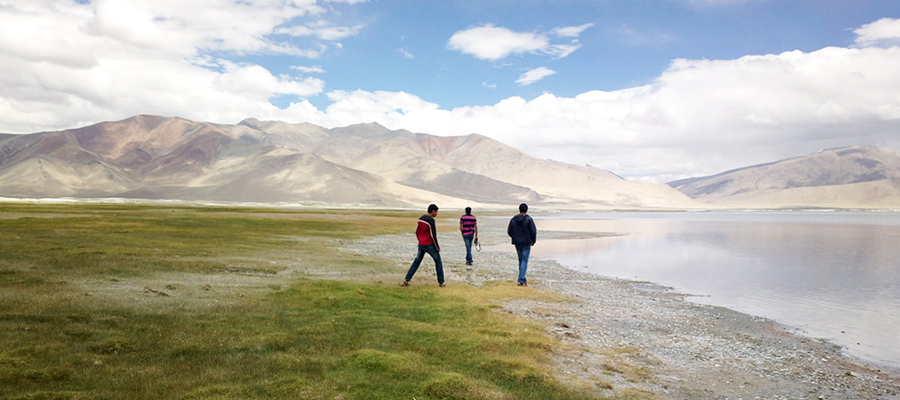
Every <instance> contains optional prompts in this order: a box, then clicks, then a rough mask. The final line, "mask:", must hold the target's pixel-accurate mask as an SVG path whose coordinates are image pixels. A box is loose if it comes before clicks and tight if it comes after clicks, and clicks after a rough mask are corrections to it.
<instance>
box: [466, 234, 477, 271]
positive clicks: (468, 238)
mask: <svg viewBox="0 0 900 400" xmlns="http://www.w3.org/2000/svg"><path fill="white" fill-rule="evenodd" d="M474 239H475V235H464V236H463V242H465V243H466V264H468V265H472V261H473V260H472V240H474Z"/></svg>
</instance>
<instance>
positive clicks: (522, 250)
mask: <svg viewBox="0 0 900 400" xmlns="http://www.w3.org/2000/svg"><path fill="white" fill-rule="evenodd" d="M506 234H507V235H509V237H510V238H512V244H514V245H516V254H517V255H518V256H519V286H528V281H527V280H526V279H525V272H527V271H528V256H529V255H531V246H534V244H535V243H536V242H537V227H535V226H534V220H533V219H531V216H530V215H528V205H527V204H525V203H522V204H519V214H518V215H516V216H515V217H512V219H511V220H509V226H508V227H507V228H506Z"/></svg>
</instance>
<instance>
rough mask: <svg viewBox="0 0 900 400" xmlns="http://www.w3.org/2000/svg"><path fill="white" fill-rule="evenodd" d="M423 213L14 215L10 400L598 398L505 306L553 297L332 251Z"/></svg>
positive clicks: (7, 342) (4, 226)
mask: <svg viewBox="0 0 900 400" xmlns="http://www.w3.org/2000/svg"><path fill="white" fill-rule="evenodd" d="M419 214H420V213H419V212H412V213H405V212H391V211H385V212H374V211H372V212H364V213H357V212H350V211H315V212H314V211H287V210H279V209H249V208H224V207H218V208H217V207H197V208H192V207H166V206H149V205H96V204H94V205H90V204H71V205H40V204H25V203H21V204H20V203H10V204H0V344H2V346H0V398H4V399H144V398H152V399H174V398H177V399H251V398H252V399H255V398H290V399H413V398H415V399H419V400H423V399H582V398H591V397H590V396H589V395H588V394H586V393H585V392H583V391H580V390H578V389H575V388H567V387H563V386H562V385H560V384H559V383H558V381H556V380H555V379H554V378H553V377H552V375H551V374H550V373H549V372H550V371H548V367H547V365H548V364H547V362H546V360H547V356H548V354H549V353H550V352H552V351H554V349H555V348H557V347H558V346H559V343H557V342H556V341H554V340H553V339H552V338H551V337H550V336H549V335H547V334H546V332H545V330H544V329H543V328H542V327H540V326H536V325H534V324H532V323H531V322H529V321H526V320H522V319H518V318H516V317H514V316H512V315H509V314H506V313H499V312H496V311H494V310H493V309H494V308H495V307H497V306H496V304H497V303H498V302H500V301H502V300H503V299H508V298H512V297H515V296H552V294H550V293H541V292H539V291H538V290H528V291H522V290H515V288H514V287H512V286H511V285H503V284H489V285H485V286H483V287H467V286H464V285H459V286H456V287H450V288H447V289H439V288H437V287H436V286H427V287H426V286H421V287H410V288H403V289H401V288H399V287H397V285H396V282H395V281H396V277H397V276H398V274H400V273H402V272H403V271H400V272H398V271H396V270H390V268H388V267H387V266H386V265H389V264H388V263H386V262H385V260H380V259H378V258H373V257H363V256H360V255H355V254H349V253H345V252H341V251H338V250H337V249H336V248H335V246H336V245H335V243H339V241H341V240H353V239H354V238H358V237H360V236H362V235H371V234H390V233H398V232H405V231H406V230H408V229H409V226H410V220H414V219H415V218H417V217H418V215H419ZM334 276H340V277H341V278H340V279H337V278H334ZM347 276H350V277H352V278H346V277H347ZM388 276H390V277H392V278H393V279H390V280H388V279H387V278H386V277H388ZM382 280H383V281H385V282H387V283H379V282H382ZM561 300H562V299H561Z"/></svg>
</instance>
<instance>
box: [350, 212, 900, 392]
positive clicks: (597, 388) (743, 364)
mask: <svg viewBox="0 0 900 400" xmlns="http://www.w3.org/2000/svg"><path fill="white" fill-rule="evenodd" d="M498 221H499V222H498ZM439 222H445V221H439ZM479 222H482V223H479V236H480V241H481V242H482V245H483V246H484V247H486V248H494V245H500V244H507V243H506V242H505V239H506V236H505V222H506V221H505V220H503V219H492V218H487V219H484V220H483V221H481V220H480V221H479ZM500 225H503V226H500ZM438 228H439V233H438V236H439V240H440V241H441V243H442V251H441V255H442V259H443V261H444V265H445V268H444V270H445V275H446V278H447V283H448V285H454V284H467V285H473V286H480V285H482V284H483V283H485V282H489V281H499V282H508V284H510V285H514V284H515V275H516V272H515V265H516V260H515V258H516V256H515V253H514V252H513V251H512V247H511V246H510V250H509V251H508V252H505V251H483V252H477V253H474V256H475V264H474V265H473V266H466V265H465V263H464V262H463V259H464V256H465V249H464V248H463V246H462V240H461V239H460V238H459V237H458V232H454V231H452V230H451V229H450V228H448V227H447V225H439V227H438ZM442 228H444V229H442ZM560 235H563V236H564V235H565V233H562V232H552V233H551V232H541V233H539V237H538V244H537V246H540V242H541V239H547V238H550V237H554V236H560ZM339 248H342V249H344V250H345V251H350V252H357V253H362V254H369V255H377V256H379V257H383V258H385V259H388V260H394V262H395V264H396V266H395V268H394V270H395V271H396V272H397V273H396V275H397V282H399V281H400V280H402V274H403V273H404V272H405V271H406V268H408V266H409V264H408V263H409V262H410V261H411V260H412V258H413V257H414V255H415V237H414V236H413V235H412V234H402V235H392V236H380V237H373V238H365V239H358V240H353V241H351V242H349V243H348V242H344V243H342V244H341V245H340V246H339ZM473 252H474V250H473ZM433 275H434V269H433V264H432V263H431V262H430V260H428V261H426V262H424V263H423V265H422V268H420V270H419V273H418V274H417V275H416V277H415V278H414V279H413V281H412V284H413V285H431V284H435V283H434V281H433V279H434V278H433ZM528 277H529V284H530V285H531V286H530V287H528V288H522V289H523V290H550V291H553V292H556V293H560V294H562V295H564V296H566V297H567V298H569V299H571V301H569V302H567V303H565V304H563V305H561V304H560V303H559V302H558V301H548V302H543V301H540V300H514V301H509V302H506V303H503V304H501V306H502V307H503V308H502V309H500V310H498V311H500V312H508V313H511V314H514V315H518V316H522V317H525V318H529V319H532V320H535V321H538V322H539V323H540V324H542V325H544V326H545V327H546V329H547V331H548V333H550V334H551V335H553V336H554V337H556V338H557V339H558V340H560V342H561V343H563V348H562V349H553V350H552V352H551V353H552V357H551V361H550V362H551V365H553V366H554V370H555V371H556V377H557V378H558V379H560V380H561V381H562V382H564V383H566V384H570V385H573V386H576V387H581V388H584V389H586V390H589V391H590V392H592V393H596V394H597V395H598V396H614V395H630V396H636V397H638V398H654V397H655V398H662V399H675V400H680V399H684V400H688V399H738V398H753V399H900V370H898V369H895V368H891V367H886V366H876V365H874V364H871V363H867V362H865V361H862V360H858V359H854V358H852V357H850V356H848V355H846V354H844V353H843V352H842V350H841V348H840V347H839V346H837V345H835V344H832V343H829V342H827V341H824V340H820V339H814V338H809V337H804V336H801V335H800V334H798V333H793V332H790V331H789V330H788V329H787V328H786V327H785V326H782V325H780V324H778V323H776V322H774V321H771V320H768V319H765V318H760V317H756V316H752V315H748V314H743V313H740V312H737V311H734V310H730V309H727V308H723V307H716V306H710V305H704V304H700V303H694V302H691V301H690V300H688V299H687V298H688V297H689V296H688V295H685V294H681V293H676V292H673V291H672V290H671V289H670V288H666V287H664V286H660V285H657V284H654V283H649V282H636V281H629V280H622V279H617V278H611V277H603V276H599V275H594V274H590V273H587V272H580V271H576V270H573V269H570V268H567V267H564V266H562V265H560V264H559V263H557V262H555V261H552V260H544V259H539V258H536V257H532V259H531V261H530V262H529V271H528ZM388 283H390V282H388ZM641 396H643V397H641Z"/></svg>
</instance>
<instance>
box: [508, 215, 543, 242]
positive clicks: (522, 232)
mask: <svg viewBox="0 0 900 400" xmlns="http://www.w3.org/2000/svg"><path fill="white" fill-rule="evenodd" d="M506 234H507V235H509V237H510V238H512V244H516V245H523V244H526V245H529V246H533V245H534V244H535V243H536V242H537V227H535V226H534V220H533V219H531V216H530V215H528V214H519V215H516V216H515V217H512V219H511V220H509V226H508V227H507V228H506Z"/></svg>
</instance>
